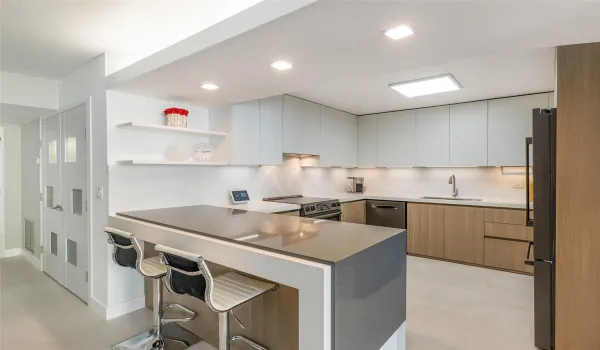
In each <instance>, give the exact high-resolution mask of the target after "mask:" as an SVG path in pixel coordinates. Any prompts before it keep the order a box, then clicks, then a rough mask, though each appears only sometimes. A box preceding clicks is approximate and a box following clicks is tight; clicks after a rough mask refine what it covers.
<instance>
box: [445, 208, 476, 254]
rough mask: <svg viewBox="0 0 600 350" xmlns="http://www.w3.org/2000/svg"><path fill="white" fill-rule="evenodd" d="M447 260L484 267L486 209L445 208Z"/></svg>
mask: <svg viewBox="0 0 600 350" xmlns="http://www.w3.org/2000/svg"><path fill="white" fill-rule="evenodd" d="M444 232H445V239H444V242H445V246H444V247H445V258H446V259H449V260H456V261H462V262H467V263H472V264H480V265H483V264H484V262H485V260H484V241H483V240H484V234H485V209H483V208H473V207H460V206H446V207H445V220H444Z"/></svg>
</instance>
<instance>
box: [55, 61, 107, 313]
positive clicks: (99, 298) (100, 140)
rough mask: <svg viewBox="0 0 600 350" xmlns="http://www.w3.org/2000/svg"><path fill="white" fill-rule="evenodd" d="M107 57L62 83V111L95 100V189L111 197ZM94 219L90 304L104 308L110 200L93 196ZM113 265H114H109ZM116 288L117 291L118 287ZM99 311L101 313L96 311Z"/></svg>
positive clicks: (93, 153)
mask: <svg viewBox="0 0 600 350" xmlns="http://www.w3.org/2000/svg"><path fill="white" fill-rule="evenodd" d="M105 77H106V73H105V57H104V55H101V56H98V57H96V58H94V59H92V60H90V61H89V62H87V63H86V64H85V65H84V66H82V67H80V68H79V69H77V70H75V71H73V72H72V73H71V74H69V75H68V76H66V77H65V78H64V79H63V80H62V81H61V82H60V83H59V109H64V108H68V107H71V106H74V105H75V104H78V103H81V102H83V101H85V100H87V99H89V98H91V111H92V113H91V119H92V124H91V127H90V130H89V133H90V134H91V140H89V142H90V143H91V148H92V158H91V162H92V166H91V176H92V183H91V187H92V188H93V189H96V188H100V187H101V188H104V193H106V194H108V169H107V168H108V167H107V165H106V164H107V161H106V152H107V151H106V149H107V147H106V82H105V80H106V79H105ZM89 204H90V208H89V209H90V211H89V212H90V219H91V225H92V233H91V245H92V251H91V252H89V253H90V256H91V265H90V276H91V281H90V282H91V287H92V290H91V299H90V304H93V305H99V307H101V308H103V307H106V306H107V302H108V298H107V295H108V288H109V286H108V284H107V283H108V272H107V269H108V266H109V264H111V265H112V260H110V254H109V250H108V243H107V242H106V234H105V233H104V230H103V229H104V226H105V225H106V220H107V218H108V199H107V198H106V197H104V198H103V199H101V198H98V197H96V196H95V195H92V196H90V203H89ZM109 262H110V263H109ZM115 288H116V287H115ZM95 310H96V311H98V309H96V308H95Z"/></svg>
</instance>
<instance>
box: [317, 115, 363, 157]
mask: <svg viewBox="0 0 600 350" xmlns="http://www.w3.org/2000/svg"><path fill="white" fill-rule="evenodd" d="M357 124H358V121H357V117H356V116H355V115H353V114H350V113H346V112H343V111H340V110H337V109H333V108H330V107H326V106H321V150H320V152H319V154H320V158H319V166H339V167H344V168H352V167H356V166H357V157H358V155H357V151H358V130H357V126H358V125H357Z"/></svg>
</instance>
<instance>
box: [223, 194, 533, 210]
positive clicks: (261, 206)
mask: <svg viewBox="0 0 600 350" xmlns="http://www.w3.org/2000/svg"><path fill="white" fill-rule="evenodd" d="M320 197H325V198H331V199H338V200H339V201H340V203H347V202H354V201H362V200H369V199H373V200H382V201H398V202H410V203H431V204H444V205H461V206H472V207H490V208H505V209H525V203H522V202H521V203H516V202H509V201H503V200H498V199H486V198H481V199H482V200H481V201H457V200H451V199H446V200H444V199H423V198H420V197H418V196H397V197H395V196H390V195H383V196H380V195H376V194H370V193H369V194H353V193H344V194H341V195H332V196H323V195H320ZM473 197H474V198H477V197H475V196H473ZM469 198H471V196H469ZM216 206H219V207H224V208H232V209H242V210H249V211H257V212H262V213H282V212H286V211H293V210H300V206H299V205H296V204H287V203H278V202H268V201H250V202H248V203H246V204H238V205H232V204H228V205H227V204H226V205H219V204H216ZM530 208H531V209H533V204H531V207H530Z"/></svg>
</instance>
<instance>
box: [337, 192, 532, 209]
mask: <svg viewBox="0 0 600 350" xmlns="http://www.w3.org/2000/svg"><path fill="white" fill-rule="evenodd" d="M459 198H460V196H459ZM468 198H478V197H475V196H472V197H471V196H468ZM338 199H339V201H340V202H341V203H346V202H354V201H361V200H369V199H373V200H382V201H398V202H412V203H431V204H444V205H462V206H471V207H492V208H506V209H525V203H522V202H521V203H515V202H507V201H502V200H495V199H486V198H480V199H481V201H460V200H452V199H423V198H420V197H417V196H415V197H410V196H399V197H394V196H385V195H384V196H378V195H374V194H352V193H347V194H345V195H341V196H339V197H338ZM531 209H533V205H532V206H531Z"/></svg>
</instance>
